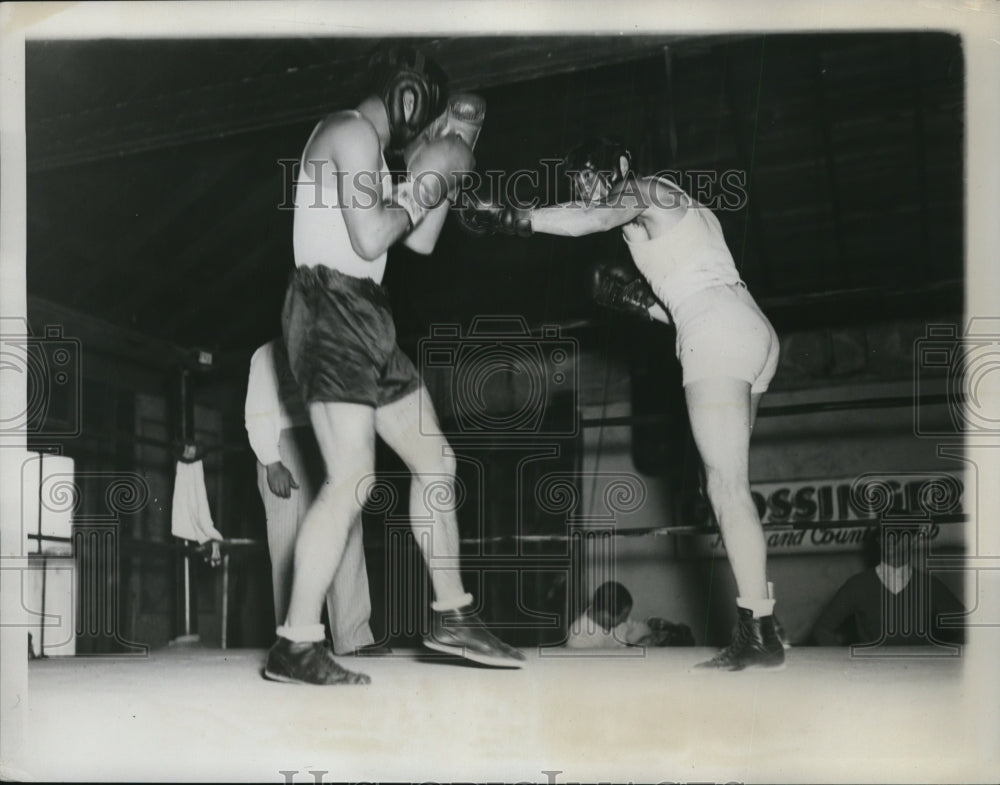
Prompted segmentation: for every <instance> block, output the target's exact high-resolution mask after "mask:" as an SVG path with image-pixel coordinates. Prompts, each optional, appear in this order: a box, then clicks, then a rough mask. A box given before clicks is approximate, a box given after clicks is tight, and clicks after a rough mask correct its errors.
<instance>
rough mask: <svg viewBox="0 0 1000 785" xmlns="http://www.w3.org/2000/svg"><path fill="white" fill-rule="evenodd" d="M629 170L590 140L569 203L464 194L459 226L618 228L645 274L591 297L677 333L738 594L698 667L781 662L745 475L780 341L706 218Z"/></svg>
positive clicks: (624, 155) (605, 146) (581, 151)
mask: <svg viewBox="0 0 1000 785" xmlns="http://www.w3.org/2000/svg"><path fill="white" fill-rule="evenodd" d="M631 165H632V161H631V155H630V154H629V152H628V150H627V149H626V148H625V147H624V146H623V145H621V144H620V143H618V142H615V141H613V140H609V139H595V140H592V141H589V142H586V143H584V144H582V145H580V146H578V147H576V148H575V149H574V150H573V151H572V152H571V153H570V155H569V156H567V158H566V167H567V172H568V174H569V175H570V177H571V178H572V180H573V185H574V189H575V192H576V197H575V198H574V201H572V202H569V203H565V204H559V205H555V206H553V207H543V208H534V209H531V210H521V209H517V208H511V207H503V206H500V205H485V204H482V203H480V202H478V201H476V200H474V199H467V200H466V206H465V208H464V210H463V221H464V222H465V224H466V226H467V227H468V228H469V229H470V230H471V231H473V232H474V233H476V234H480V235H482V234H487V233H489V232H490V231H496V232H501V233H506V234H514V235H519V236H528V235H530V234H532V233H534V232H543V233H547V234H555V235H563V236H572V237H577V236H581V235H585V234H593V233H595V232H603V231H607V230H609V229H615V228H620V229H621V231H622V234H623V235H624V238H625V242H626V244H627V246H628V249H629V251H630V253H631V254H632V258H633V260H634V261H635V265H636V267H637V268H638V270H639V272H641V273H642V276H643V278H639V277H636V276H634V275H629V274H628V273H624V272H621V271H615V270H601V271H598V276H597V279H596V280H595V297H596V299H597V300H598V301H599V302H601V303H602V304H604V305H608V306H611V307H618V308H622V309H625V310H631V311H635V312H638V313H641V314H643V315H644V316H646V317H648V318H651V319H657V320H660V321H663V322H668V323H669V322H673V324H674V325H675V326H676V329H677V340H676V347H675V348H676V352H677V357H678V359H679V360H680V363H681V367H682V369H683V373H684V378H683V384H684V394H685V398H686V401H687V407H688V414H689V418H690V421H691V431H692V434H693V435H694V440H695V443H696V444H697V446H698V451H699V453H700V455H701V458H702V463H703V464H704V467H705V485H706V491H707V494H708V498H709V502H710V503H711V505H712V509H713V511H714V512H715V517H716V519H717V520H718V522H719V528H720V529H721V531H722V536H723V539H724V541H725V544H726V552H727V553H728V555H729V561H730V565H731V566H732V568H733V574H734V576H735V578H736V585H737V589H738V591H739V596H738V597H737V610H738V616H739V622H738V624H737V626H736V628H735V631H734V634H733V640H732V642H731V643H730V645H729V646H727V647H726V648H725V649H723V650H722V651H721V652H719V654H718V655H717V656H715V657H714V658H713V659H711V660H709V661H708V662H705V663H702V666H703V667H708V668H716V669H725V670H742V669H743V668H746V667H748V666H759V667H770V668H775V667H781V666H783V664H784V660H785V655H784V647H783V646H782V642H781V640H780V637H779V634H778V631H777V630H776V628H775V620H774V599H773V596H772V591H771V588H770V585H769V584H768V581H767V549H766V544H765V540H764V532H763V529H762V527H761V523H760V519H759V517H758V515H757V510H756V507H755V506H754V503H753V499H752V497H751V495H750V480H749V447H750V433H751V431H752V429H753V423H754V420H755V418H756V415H757V407H758V405H759V404H760V398H761V395H762V394H763V393H764V391H765V390H767V387H768V384H769V383H770V381H771V378H772V377H773V376H774V372H775V369H776V367H777V364H778V336H777V334H776V333H775V332H774V328H773V327H772V326H771V323H770V322H769V321H768V320H767V317H765V316H764V314H763V313H762V312H761V310H760V308H758V307H757V304H756V302H754V299H753V297H751V296H750V293H749V291H747V287H746V284H745V283H743V281H742V280H741V279H740V276H739V273H738V272H737V270H736V265H735V263H734V262H733V257H732V254H731V253H730V251H729V248H728V247H727V246H726V242H725V238H724V237H723V234H722V228H721V226H720V225H719V221H718V219H717V218H716V217H715V216H714V215H713V214H712V212H711V211H710V210H709V209H708V208H706V207H704V206H703V205H701V204H699V203H698V202H696V201H695V200H694V199H692V198H691V197H690V196H689V195H688V194H686V193H685V192H684V191H682V190H681V189H680V188H679V187H678V186H677V185H675V184H674V183H672V182H670V181H669V180H667V179H665V178H662V177H642V176H638V175H636V174H635V173H634V172H633V171H632V168H631Z"/></svg>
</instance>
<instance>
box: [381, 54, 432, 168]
mask: <svg viewBox="0 0 1000 785" xmlns="http://www.w3.org/2000/svg"><path fill="white" fill-rule="evenodd" d="M369 68H370V74H371V77H370V78H371V83H370V90H369V93H371V94H374V95H377V96H378V97H379V98H381V99H382V102H383V103H384V104H385V111H386V115H387V116H388V118H389V147H390V149H393V150H400V149H401V148H403V147H404V146H405V145H406V144H407V142H409V141H410V140H411V139H413V137H415V136H416V135H417V134H419V133H420V132H421V131H422V130H423V129H424V128H425V127H426V126H427V125H428V124H429V123H430V122H431V120H433V119H434V118H435V117H437V116H438V115H439V114H441V112H442V111H443V110H444V108H445V100H446V98H447V86H448V78H447V76H445V73H444V71H443V70H442V69H441V67H440V66H439V65H438V64H437V63H435V62H434V61H433V60H431V59H430V58H429V57H425V56H424V54H423V53H422V52H420V51H419V50H417V49H414V48H412V47H408V46H399V47H393V48H390V49H381V50H379V51H378V52H376V53H375V55H374V56H373V57H372V59H371V62H370V63H369ZM407 93H410V94H412V96H413V111H412V112H411V113H410V117H409V119H407V117H406V109H405V108H404V104H403V101H404V99H405V97H406V94H407Z"/></svg>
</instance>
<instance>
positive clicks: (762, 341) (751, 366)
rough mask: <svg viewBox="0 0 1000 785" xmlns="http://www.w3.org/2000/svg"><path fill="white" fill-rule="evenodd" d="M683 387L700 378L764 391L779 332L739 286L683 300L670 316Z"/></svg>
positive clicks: (713, 289) (775, 359) (771, 373)
mask: <svg viewBox="0 0 1000 785" xmlns="http://www.w3.org/2000/svg"><path fill="white" fill-rule="evenodd" d="M670 316H671V318H672V319H673V320H674V324H675V326H676V328H677V342H676V350H677V359H678V360H680V363H681V369H682V370H683V373H684V377H683V378H684V381H683V383H684V385H688V384H691V383H692V382H696V381H700V380H702V379H711V378H730V379H742V380H744V381H746V382H749V383H750V392H752V393H762V392H764V391H765V390H767V388H768V385H769V384H770V383H771V379H773V378H774V373H775V371H776V370H777V368H778V352H779V343H778V334H777V333H776V332H775V331H774V327H772V326H771V322H770V321H768V318H767V317H766V316H764V314H763V312H762V311H761V310H760V308H759V307H758V306H757V303H756V302H755V301H754V299H753V297H752V296H751V294H750V292H748V291H747V288H746V285H745V284H743V283H742V282H740V283H736V284H729V285H723V286H712V287H709V288H707V289H703V290H701V291H700V292H696V293H694V294H692V295H690V296H688V297H685V298H684V299H683V300H682V301H681V302H679V303H677V304H676V305H675V307H674V308H673V309H672V310H671V312H670Z"/></svg>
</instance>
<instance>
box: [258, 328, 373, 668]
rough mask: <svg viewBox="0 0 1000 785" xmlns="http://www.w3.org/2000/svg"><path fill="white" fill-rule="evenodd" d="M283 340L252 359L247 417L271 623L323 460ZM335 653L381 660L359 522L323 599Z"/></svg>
mask: <svg viewBox="0 0 1000 785" xmlns="http://www.w3.org/2000/svg"><path fill="white" fill-rule="evenodd" d="M287 366H288V361H287V359H285V352H284V347H283V346H282V343H281V341H280V340H274V341H270V342H269V343H266V344H264V345H263V346H260V347H259V348H258V349H257V351H255V352H254V354H253V357H252V358H251V360H250V378H249V382H248V384H247V399H246V407H245V411H244V415H245V422H246V429H247V436H248V437H249V440H250V447H251V448H252V449H253V451H254V454H255V455H256V456H257V487H258V489H259V490H260V497H261V499H262V500H263V502H264V514H265V516H266V518H267V547H268V550H269V551H270V554H271V580H272V584H273V587H274V618H275V620H276V621H277V623H278V624H281V623H283V622H284V620H285V615H286V614H287V613H288V600H289V596H290V594H291V590H292V574H293V558H294V553H295V535H296V533H297V532H298V529H299V524H300V523H301V522H302V518H303V517H304V516H305V514H306V512H307V511H308V510H309V506H310V505H311V504H312V500H313V497H314V496H315V494H316V484H317V483H318V482H322V478H323V458H322V456H321V454H320V451H319V446H318V445H317V444H316V438H315V436H314V435H313V432H312V427H311V425H310V422H309V414H308V412H307V411H306V409H305V405H304V404H303V402H302V399H301V396H300V395H299V393H298V390H297V389H296V387H295V382H294V380H293V379H292V374H291V371H290V370H289V369H288V367H287ZM326 609H327V614H328V618H329V623H330V635H331V637H332V639H333V650H334V652H335V653H336V654H338V655H341V656H343V655H349V654H383V653H387V652H388V651H389V649H388V648H387V647H383V646H375V645H374V641H375V639H374V636H373V635H372V631H371V626H370V624H369V620H370V618H371V598H370V596H369V594H368V571H367V569H366V567H365V551H364V543H363V541H362V531H361V523H360V521H359V522H358V523H357V524H356V525H355V526H352V527H351V531H350V533H349V534H348V537H347V544H346V546H345V548H344V557H343V560H342V561H341V563H340V567H339V569H338V570H337V572H336V575H334V578H333V583H331V584H330V589H329V591H327V595H326Z"/></svg>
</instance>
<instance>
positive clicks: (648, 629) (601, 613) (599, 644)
mask: <svg viewBox="0 0 1000 785" xmlns="http://www.w3.org/2000/svg"><path fill="white" fill-rule="evenodd" d="M631 613H632V595H631V593H630V592H629V590H628V589H626V588H625V587H624V586H623V585H622V584H620V583H616V582H614V581H607V582H606V583H602V584H601V585H600V586H598V587H597V590H596V591H595V592H594V596H593V598H592V599H591V601H590V605H589V606H587V610H586V611H584V612H583V613H582V614H581V615H580V617H579V618H578V619H576V621H574V622H573V624H572V625H571V626H570V629H569V638H568V639H567V641H566V646H567V647H568V648H570V649H614V648H621V647H623V646H694V638H693V636H692V635H691V629H690V628H689V627H688V626H687V625H686V624H673V623H671V622H669V621H667V620H665V619H660V618H657V617H655V616H654V617H650V618H648V619H646V621H637V620H636V619H632V618H630V614H631Z"/></svg>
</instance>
